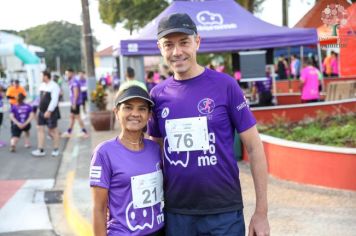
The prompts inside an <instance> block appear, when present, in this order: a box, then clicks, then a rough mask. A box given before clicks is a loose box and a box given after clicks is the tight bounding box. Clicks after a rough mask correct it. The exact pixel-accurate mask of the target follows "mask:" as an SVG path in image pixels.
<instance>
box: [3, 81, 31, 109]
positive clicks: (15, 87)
mask: <svg viewBox="0 0 356 236" xmlns="http://www.w3.org/2000/svg"><path fill="white" fill-rule="evenodd" d="M20 93H21V94H22V95H24V96H25V97H26V96H27V94H26V91H25V89H24V88H23V87H22V86H21V85H20V81H19V80H18V79H15V80H13V81H12V83H11V85H10V86H9V87H8V88H7V91H6V97H7V98H8V99H9V102H10V105H11V106H13V105H16V104H17V99H16V98H17V97H18V95H19V94H20Z"/></svg>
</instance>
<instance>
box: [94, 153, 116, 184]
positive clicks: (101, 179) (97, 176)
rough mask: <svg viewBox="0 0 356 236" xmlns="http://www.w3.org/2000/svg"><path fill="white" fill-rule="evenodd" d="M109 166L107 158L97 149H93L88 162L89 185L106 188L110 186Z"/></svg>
mask: <svg viewBox="0 0 356 236" xmlns="http://www.w3.org/2000/svg"><path fill="white" fill-rule="evenodd" d="M110 176H111V168H110V164H109V162H108V159H107V158H105V156H104V155H103V154H102V153H100V152H99V151H98V150H97V151H94V153H93V156H92V159H91V164H90V174H89V178H90V186H92V187H93V186H98V187H102V188H106V189H108V188H109V187H110Z"/></svg>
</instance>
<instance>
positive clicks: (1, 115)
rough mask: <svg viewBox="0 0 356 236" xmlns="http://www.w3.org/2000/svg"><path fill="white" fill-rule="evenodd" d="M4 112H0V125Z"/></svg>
mask: <svg viewBox="0 0 356 236" xmlns="http://www.w3.org/2000/svg"><path fill="white" fill-rule="evenodd" d="M3 116H4V114H3V113H2V112H0V126H1V125H2V119H3Z"/></svg>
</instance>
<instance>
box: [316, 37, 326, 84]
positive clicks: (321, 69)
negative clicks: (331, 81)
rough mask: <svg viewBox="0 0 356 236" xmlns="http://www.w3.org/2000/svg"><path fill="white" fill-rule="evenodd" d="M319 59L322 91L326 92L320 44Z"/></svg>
mask: <svg viewBox="0 0 356 236" xmlns="http://www.w3.org/2000/svg"><path fill="white" fill-rule="evenodd" d="M318 57H319V70H320V73H321V89H322V91H325V88H324V74H323V64H322V58H321V47H320V43H318Z"/></svg>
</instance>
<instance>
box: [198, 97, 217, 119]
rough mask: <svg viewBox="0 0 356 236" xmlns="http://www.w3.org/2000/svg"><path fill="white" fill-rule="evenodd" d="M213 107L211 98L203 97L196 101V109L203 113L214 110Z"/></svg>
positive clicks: (213, 103)
mask: <svg viewBox="0 0 356 236" xmlns="http://www.w3.org/2000/svg"><path fill="white" fill-rule="evenodd" d="M214 108H215V102H214V100H213V99H211V98H204V99H202V100H200V102H199V103H198V111H199V112H200V113H201V114H203V115H207V114H210V113H212V112H213V111H214Z"/></svg>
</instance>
